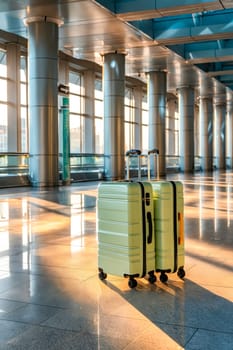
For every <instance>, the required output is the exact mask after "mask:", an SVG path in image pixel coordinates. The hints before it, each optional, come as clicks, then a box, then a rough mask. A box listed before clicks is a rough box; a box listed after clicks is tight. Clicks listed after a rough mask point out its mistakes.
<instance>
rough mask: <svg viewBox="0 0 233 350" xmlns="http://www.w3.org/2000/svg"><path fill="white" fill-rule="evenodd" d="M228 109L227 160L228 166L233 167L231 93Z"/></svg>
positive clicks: (232, 100)
mask: <svg viewBox="0 0 233 350" xmlns="http://www.w3.org/2000/svg"><path fill="white" fill-rule="evenodd" d="M229 96H230V97H229V98H228V99H227V110H226V162H227V164H226V165H227V168H228V169H232V168H233V98H232V96H231V94H229Z"/></svg>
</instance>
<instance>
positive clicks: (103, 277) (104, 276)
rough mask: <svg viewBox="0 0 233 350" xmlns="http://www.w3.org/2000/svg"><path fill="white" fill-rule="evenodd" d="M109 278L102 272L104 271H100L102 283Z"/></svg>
mask: <svg viewBox="0 0 233 350" xmlns="http://www.w3.org/2000/svg"><path fill="white" fill-rule="evenodd" d="M106 278H107V274H106V273H105V272H104V271H103V270H102V269H99V279H100V280H101V281H103V280H105V279H106Z"/></svg>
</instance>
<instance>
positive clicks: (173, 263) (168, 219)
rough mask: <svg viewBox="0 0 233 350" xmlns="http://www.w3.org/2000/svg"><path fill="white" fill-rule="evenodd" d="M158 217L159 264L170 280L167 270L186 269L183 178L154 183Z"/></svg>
mask: <svg viewBox="0 0 233 350" xmlns="http://www.w3.org/2000/svg"><path fill="white" fill-rule="evenodd" d="M151 184H152V188H153V200H154V219H155V226H154V227H155V266H156V271H157V272H161V274H160V280H161V281H162V282H166V281H167V279H168V277H167V275H166V273H167V272H168V273H170V272H171V273H174V272H177V275H178V276H179V277H180V278H183V277H184V276H185V271H184V204H183V203H184V201H183V185H182V183H181V182H179V181H155V182H151Z"/></svg>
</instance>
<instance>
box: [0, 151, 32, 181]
mask: <svg viewBox="0 0 233 350" xmlns="http://www.w3.org/2000/svg"><path fill="white" fill-rule="evenodd" d="M28 169H29V154H28V153H18V152H1V153H0V176H3V175H17V174H20V175H22V174H24V175H28Z"/></svg>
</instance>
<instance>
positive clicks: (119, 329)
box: [0, 172, 233, 350]
mask: <svg viewBox="0 0 233 350" xmlns="http://www.w3.org/2000/svg"><path fill="white" fill-rule="evenodd" d="M170 177H171V178H173V179H174V178H179V179H181V180H182V181H183V183H184V188H185V235H186V264H185V270H186V278H185V280H184V281H182V280H180V279H179V278H178V277H177V276H176V274H170V275H169V280H168V282H167V283H166V284H163V283H161V282H160V281H159V280H158V281H157V282H156V283H155V284H154V285H151V284H150V283H148V281H147V280H146V279H138V286H137V288H136V289H129V287H128V281H127V279H124V278H121V277H116V276H108V279H107V280H106V281H104V282H102V281H100V280H99V278H98V271H97V237H96V214H95V199H96V188H97V183H84V184H79V185H72V186H70V187H62V188H59V189H53V190H52V189H45V190H37V189H28V188H19V189H10V190H1V191H0V194H1V196H0V349H4V350H6V349H20V350H30V349H33V350H37V349H41V350H50V349H54V350H60V349H62V350H65V349H69V350H72V349H75V350H77V349H82V350H85V349H90V350H95V349H106V350H111V349H116V350H121V349H124V350H131V349H133V350H135V349H136V350H140V349H143V350H150V349H151V350H152V349H153V350H155V349H156V350H158V349H162V350H163V349H166V350H174V349H187V350H194V349H195V350H197V349H198V350H202V349H203V350H208V349H210V350H218V349H221V350H232V349H233V303H232V301H233V273H232V272H233V254H232V248H233V173H231V172H227V173H214V174H213V175H209V176H204V175H203V174H197V175H195V176H191V175H190V176H189V177H187V176H184V175H183V176H181V175H174V176H170Z"/></svg>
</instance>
